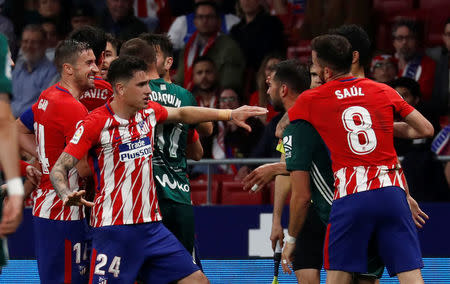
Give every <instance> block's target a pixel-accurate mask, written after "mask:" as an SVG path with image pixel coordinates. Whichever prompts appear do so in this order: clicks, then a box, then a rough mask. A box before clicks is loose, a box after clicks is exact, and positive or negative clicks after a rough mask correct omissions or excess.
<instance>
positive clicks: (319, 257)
mask: <svg viewBox="0 0 450 284" xmlns="http://www.w3.org/2000/svg"><path fill="white" fill-rule="evenodd" d="M325 232H326V225H325V224H324V223H323V222H322V220H320V217H319V214H317V211H316V209H315V208H313V206H311V207H310V208H309V210H308V215H307V216H306V220H305V224H304V225H303V228H302V230H301V231H300V233H299V234H298V236H297V241H296V243H295V251H294V262H293V267H294V271H295V270H299V269H307V268H313V269H319V270H320V269H321V268H322V263H323V243H324V239H325Z"/></svg>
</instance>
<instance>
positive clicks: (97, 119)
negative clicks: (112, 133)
mask: <svg viewBox="0 0 450 284" xmlns="http://www.w3.org/2000/svg"><path fill="white" fill-rule="evenodd" d="M112 116H113V114H112V112H110V111H109V110H108V106H107V105H106V104H104V105H102V106H100V107H98V108H96V109H94V110H93V111H91V112H90V113H89V114H88V115H87V116H86V117H85V118H84V119H83V120H84V121H89V122H92V123H95V124H102V123H103V121H104V120H106V119H108V118H110V117H112Z"/></svg>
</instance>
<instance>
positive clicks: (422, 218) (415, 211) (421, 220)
mask: <svg viewBox="0 0 450 284" xmlns="http://www.w3.org/2000/svg"><path fill="white" fill-rule="evenodd" d="M406 200H407V201H408V205H409V209H410V210H411V214H412V218H413V220H414V223H415V224H416V227H417V228H419V229H422V227H423V225H425V223H426V220H428V219H429V217H428V215H427V214H425V212H423V211H422V209H420V207H419V204H418V203H417V201H416V200H415V199H414V198H412V197H411V195H408V196H407V198H406Z"/></svg>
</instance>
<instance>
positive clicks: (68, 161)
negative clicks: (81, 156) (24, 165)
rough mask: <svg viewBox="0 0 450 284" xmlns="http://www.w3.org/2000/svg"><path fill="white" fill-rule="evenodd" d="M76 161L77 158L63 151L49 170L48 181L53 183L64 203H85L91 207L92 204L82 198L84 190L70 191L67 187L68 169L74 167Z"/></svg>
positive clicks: (69, 204) (68, 204) (73, 204)
mask: <svg viewBox="0 0 450 284" xmlns="http://www.w3.org/2000/svg"><path fill="white" fill-rule="evenodd" d="M77 163H78V159H76V158H75V157H73V156H72V155H70V154H67V153H66V152H63V153H62V154H61V156H59V158H58V160H57V161H56V164H55V165H54V166H53V168H52V171H51V172H50V181H51V182H52V184H53V188H54V189H55V191H56V194H58V197H59V198H60V199H61V200H62V201H63V204H64V205H67V206H79V205H86V206H90V207H91V206H93V205H94V204H93V203H92V202H89V201H86V200H85V199H84V198H83V197H84V194H85V191H84V190H80V191H77V192H72V191H71V190H70V188H69V181H68V178H67V176H68V173H69V171H70V170H71V169H72V168H73V167H75V165H76V164H77Z"/></svg>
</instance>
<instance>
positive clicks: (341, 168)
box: [288, 77, 414, 199]
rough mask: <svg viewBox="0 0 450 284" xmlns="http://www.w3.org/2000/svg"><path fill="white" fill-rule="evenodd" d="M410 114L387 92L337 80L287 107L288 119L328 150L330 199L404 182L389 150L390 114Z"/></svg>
mask: <svg viewBox="0 0 450 284" xmlns="http://www.w3.org/2000/svg"><path fill="white" fill-rule="evenodd" d="M413 110H414V108H413V107H411V106H410V105H409V104H408V103H407V102H405V101H404V100H403V98H402V97H401V96H400V95H399V94H398V93H397V92H396V91H395V90H393V89H392V88H390V87H389V86H387V85H385V84H381V83H377V82H374V81H372V80H369V79H365V78H361V79H358V78H355V77H348V78H340V79H337V80H334V81H330V82H327V83H326V84H323V85H322V86H320V87H317V88H314V89H311V90H308V91H305V92H304V93H302V94H301V95H300V96H299V97H298V98H297V101H296V102H295V105H294V106H293V107H292V108H291V109H289V111H288V114H289V119H290V121H291V122H292V121H295V120H298V119H303V120H307V121H309V122H310V123H311V124H312V125H313V126H314V127H315V128H316V130H317V131H318V132H319V134H320V136H321V137H322V139H323V140H324V141H325V144H326V145H327V147H328V148H329V150H330V152H331V160H332V164H333V172H334V178H335V189H336V190H335V193H334V199H338V198H341V197H344V196H346V195H349V194H353V193H356V192H361V191H366V190H371V189H376V188H381V187H386V186H398V187H401V188H403V189H404V187H405V178H404V175H403V171H402V170H401V168H400V165H399V163H398V158H397V154H396V152H395V149H394V138H393V132H394V128H393V125H394V113H398V114H399V115H400V116H402V117H405V116H407V115H408V114H410V113H411V112H412V111H413Z"/></svg>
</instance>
